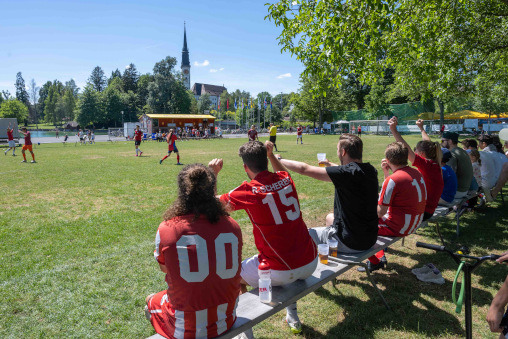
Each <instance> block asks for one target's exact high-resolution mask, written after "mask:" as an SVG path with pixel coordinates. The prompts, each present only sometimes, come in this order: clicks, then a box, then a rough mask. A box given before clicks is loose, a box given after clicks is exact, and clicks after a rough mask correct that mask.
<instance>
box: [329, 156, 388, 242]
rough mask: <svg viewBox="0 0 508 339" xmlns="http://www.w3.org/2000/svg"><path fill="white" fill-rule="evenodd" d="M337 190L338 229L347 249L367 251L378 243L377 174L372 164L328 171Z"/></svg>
mask: <svg viewBox="0 0 508 339" xmlns="http://www.w3.org/2000/svg"><path fill="white" fill-rule="evenodd" d="M326 172H327V173H328V176H329V177H330V179H331V180H332V182H333V184H334V186H335V201H334V205H333V214H334V221H333V223H334V225H333V226H334V228H335V229H336V232H337V236H338V237H339V239H340V240H341V241H342V243H344V244H345V245H346V246H347V247H349V248H351V249H354V250H367V249H369V248H371V247H372V246H373V245H374V244H375V243H376V239H377V230H378V227H377V225H378V217H377V200H378V180H377V170H376V169H375V168H374V167H373V166H372V165H371V164H369V163H356V162H351V163H349V164H347V165H342V166H331V167H327V168H326Z"/></svg>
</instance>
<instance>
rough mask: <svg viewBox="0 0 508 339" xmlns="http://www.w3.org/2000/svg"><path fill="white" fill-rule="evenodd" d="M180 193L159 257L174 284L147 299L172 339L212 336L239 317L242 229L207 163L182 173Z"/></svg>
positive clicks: (155, 320)
mask: <svg viewBox="0 0 508 339" xmlns="http://www.w3.org/2000/svg"><path fill="white" fill-rule="evenodd" d="M177 180H178V198H177V199H176V201H175V202H174V203H173V205H172V206H171V207H170V208H169V209H168V210H167V211H166V213H165V214H164V221H163V222H162V223H161V224H160V226H159V229H158V230H157V236H156V238H155V252H154V256H155V259H156V260H157V262H158V263H159V267H160V269H161V271H162V272H164V273H166V282H167V284H168V289H167V290H165V291H162V292H159V293H157V294H152V295H149V296H148V297H147V298H146V304H147V306H146V307H145V313H146V315H147V318H149V320H150V322H151V323H152V325H153V327H154V328H155V331H156V332H157V333H159V334H160V335H162V336H164V337H166V338H211V337H216V336H218V335H220V334H222V333H224V332H226V331H227V330H228V329H229V328H231V326H233V323H234V322H235V320H236V305H237V302H238V296H239V295H240V280H241V277H240V269H241V266H240V262H241V255H242V245H243V242H242V232H241V230H240V226H238V224H237V223H236V221H234V220H233V219H232V218H231V217H230V216H229V215H228V213H227V212H226V210H225V209H224V206H223V205H222V204H221V203H220V201H219V200H218V199H217V198H216V196H215V191H216V177H215V175H214V173H213V172H212V170H210V169H209V168H208V167H206V166H204V165H202V164H192V165H188V166H186V167H184V169H183V170H182V171H181V172H180V173H179V174H178V179H177Z"/></svg>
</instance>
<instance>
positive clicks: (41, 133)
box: [30, 130, 108, 138]
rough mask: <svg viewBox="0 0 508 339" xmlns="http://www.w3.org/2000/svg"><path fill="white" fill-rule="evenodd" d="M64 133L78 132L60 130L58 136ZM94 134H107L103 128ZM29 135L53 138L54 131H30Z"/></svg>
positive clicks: (74, 132) (54, 135) (73, 133)
mask: <svg viewBox="0 0 508 339" xmlns="http://www.w3.org/2000/svg"><path fill="white" fill-rule="evenodd" d="M66 133H67V134H68V135H69V136H74V135H76V134H77V133H78V132H76V131H72V132H64V131H60V133H59V136H60V137H63V136H65V134H66ZM94 134H95V135H107V134H108V131H103V130H102V131H95V132H94ZM30 135H31V136H32V138H49V137H52V138H55V137H56V134H55V131H30Z"/></svg>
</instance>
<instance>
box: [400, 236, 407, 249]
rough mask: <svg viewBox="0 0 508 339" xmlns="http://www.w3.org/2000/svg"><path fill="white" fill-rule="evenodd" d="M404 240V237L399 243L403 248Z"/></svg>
mask: <svg viewBox="0 0 508 339" xmlns="http://www.w3.org/2000/svg"><path fill="white" fill-rule="evenodd" d="M405 239H406V238H405V237H404V238H402V242H401V245H402V247H404V240H405Z"/></svg>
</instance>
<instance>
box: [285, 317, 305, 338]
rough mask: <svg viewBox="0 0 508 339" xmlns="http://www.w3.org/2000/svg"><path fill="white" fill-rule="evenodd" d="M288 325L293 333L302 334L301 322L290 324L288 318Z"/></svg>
mask: <svg viewBox="0 0 508 339" xmlns="http://www.w3.org/2000/svg"><path fill="white" fill-rule="evenodd" d="M286 324H288V326H289V330H290V331H291V333H293V334H298V333H301V332H302V323H301V322H300V321H299V320H298V321H296V322H289V321H288V318H287V316H286Z"/></svg>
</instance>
